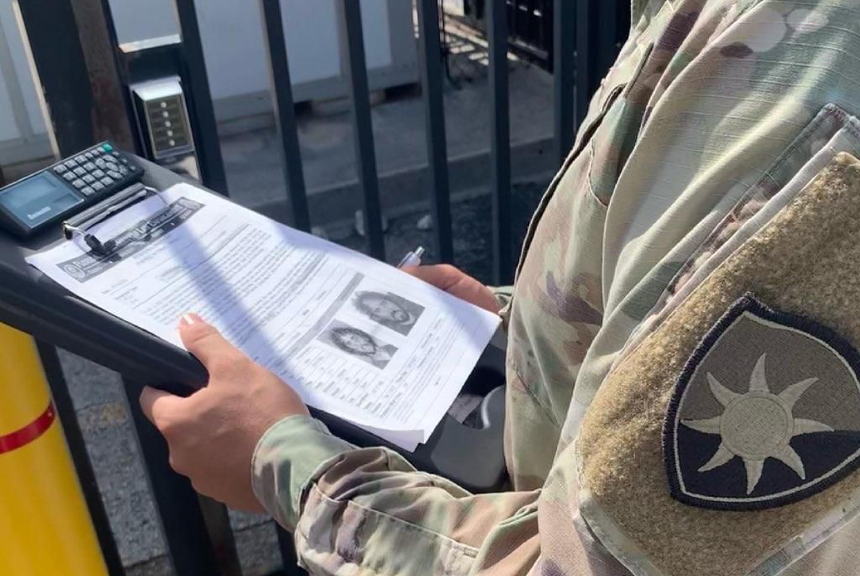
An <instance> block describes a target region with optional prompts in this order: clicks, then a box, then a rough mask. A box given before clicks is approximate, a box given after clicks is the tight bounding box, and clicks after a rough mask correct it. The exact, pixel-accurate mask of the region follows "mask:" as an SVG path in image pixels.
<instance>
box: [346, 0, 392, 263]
mask: <svg viewBox="0 0 860 576" xmlns="http://www.w3.org/2000/svg"><path fill="white" fill-rule="evenodd" d="M335 5H336V6H337V21H338V41H339V42H340V55H341V58H340V59H341V62H342V65H343V68H344V74H345V76H346V87H347V94H348V96H349V103H350V108H351V111H352V139H353V143H354V144H355V160H356V171H357V172H358V183H359V186H360V187H361V189H362V191H363V193H364V227H365V231H366V232H367V240H368V247H369V248H370V254H371V256H373V257H375V258H378V259H380V260H384V259H385V239H384V238H383V235H382V208H381V205H380V202H379V179H378V176H377V173H376V152H375V150H374V144H373V124H372V121H371V117H370V95H369V92H368V90H369V89H368V83H367V64H366V62H365V58H364V32H363V31H362V28H361V5H360V4H359V2H358V1H357V0H337V1H336V3H335Z"/></svg>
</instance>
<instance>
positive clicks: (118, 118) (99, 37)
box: [71, 0, 135, 150]
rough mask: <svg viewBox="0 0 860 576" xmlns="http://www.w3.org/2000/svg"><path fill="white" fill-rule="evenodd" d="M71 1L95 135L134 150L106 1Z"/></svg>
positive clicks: (99, 139) (126, 94)
mask: <svg viewBox="0 0 860 576" xmlns="http://www.w3.org/2000/svg"><path fill="white" fill-rule="evenodd" d="M71 4H72V11H73V12H74V15H75V23H76V25H77V33H78V37H79V38H80V42H81V47H82V49H83V53H84V61H85V62H86V66H87V70H88V71H89V81H90V86H91V87H92V94H93V112H92V123H93V133H94V135H95V138H96V140H97V141H101V140H110V141H111V142H113V143H114V144H116V145H117V146H119V147H120V148H122V149H124V150H135V142H134V136H133V134H132V127H131V118H130V117H129V111H130V110H131V100H130V96H129V94H128V90H126V89H125V87H124V86H123V85H122V82H121V80H120V77H119V67H118V66H117V60H116V47H117V46H118V45H119V42H118V41H117V36H116V29H115V27H114V22H113V15H112V14H111V9H110V4H109V2H108V0H72V1H71Z"/></svg>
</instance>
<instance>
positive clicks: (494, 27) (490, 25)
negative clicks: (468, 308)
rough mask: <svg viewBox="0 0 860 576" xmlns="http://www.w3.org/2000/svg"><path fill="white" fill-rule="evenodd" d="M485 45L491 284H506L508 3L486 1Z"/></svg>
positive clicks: (509, 268)
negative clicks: (488, 93)
mask: <svg viewBox="0 0 860 576" xmlns="http://www.w3.org/2000/svg"><path fill="white" fill-rule="evenodd" d="M486 10H487V41H488V43H489V60H490V62H489V76H490V110H491V113H492V115H493V116H492V118H491V121H490V158H491V163H492V164H491V171H492V174H491V177H492V190H493V249H494V250H495V254H494V258H493V280H494V282H496V283H498V284H508V283H510V282H511V280H512V279H513V268H514V263H513V250H512V243H513V241H512V227H511V135H510V116H509V114H510V111H509V109H508V106H509V95H508V18H507V2H505V1H504V0H498V1H497V0H489V1H488V2H487V3H486Z"/></svg>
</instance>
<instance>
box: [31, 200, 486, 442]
mask: <svg viewBox="0 0 860 576" xmlns="http://www.w3.org/2000/svg"><path fill="white" fill-rule="evenodd" d="M91 233H92V234H94V235H95V236H96V237H97V238H98V239H99V240H100V241H101V242H102V243H103V244H105V245H107V246H109V247H110V251H109V252H108V253H107V254H106V255H104V256H98V255H96V254H94V253H93V252H91V251H88V250H89V249H88V248H87V247H86V245H84V244H83V243H82V242H79V241H69V242H64V243H61V244H59V245H57V246H55V247H52V248H50V249H48V250H46V251H44V252H42V253H40V254H37V255H34V256H31V257H30V258H29V259H28V262H29V263H30V264H31V265H33V266H35V267H36V268H38V269H39V270H41V271H42V272H43V273H45V274H46V275H47V276H49V277H50V278H52V279H53V280H54V281H56V282H58V283H59V284H61V285H62V286H64V287H65V288H67V289H68V290H70V291H71V292H73V293H74V294H76V295H77V296H79V297H81V298H83V299H85V300H87V301H89V302H91V303H92V304H95V305H96V306H99V307H100V308H103V309H104V310H106V311H108V312H110V313H111V314H113V315H115V316H117V317H118V318H121V319H123V320H126V321H128V322H131V323H132V324H135V325H137V326H139V327H140V328H143V329H144V330H147V331H149V332H151V333H153V334H155V335H156V336H159V337H160V338H163V339H164V340H167V341H169V342H171V343H173V344H175V345H177V346H180V347H181V346H182V343H181V342H180V340H179V335H178V332H177V324H178V321H179V318H180V317H181V316H182V314H185V313H187V312H196V313H197V314H199V315H200V316H201V317H203V319H204V320H206V321H207V322H209V323H210V324H212V325H214V326H215V327H216V328H218V329H219V330H220V331H221V332H222V333H223V334H224V336H225V337H226V338H227V339H228V340H229V341H231V342H232V343H233V344H235V345H236V346H237V347H239V348H240V349H241V350H242V351H243V352H245V353H246V354H247V355H248V356H249V357H251V358H252V359H253V360H255V361H256V362H258V363H260V364H261V365H263V366H265V367H266V368H268V369H269V370H271V371H272V372H274V373H275V374H277V375H278V376H279V377H281V378H282V379H283V380H284V381H285V382H287V383H289V384H290V385H291V386H293V387H294V388H295V389H296V391H297V392H298V393H299V394H300V395H301V397H302V398H303V399H304V401H305V402H306V403H307V404H308V405H310V406H313V407H315V408H318V409H320V410H323V411H325V412H328V413H330V414H333V415H336V416H338V417H340V418H342V419H344V420H348V421H350V422H352V423H354V424H356V425H358V426H360V427H362V428H365V429H367V430H369V431H371V432H373V433H374V434H376V435H378V436H380V437H382V438H384V439H386V440H388V441H389V442H392V443H393V444H396V445H398V446H400V447H402V448H404V449H406V450H409V451H413V450H414V449H415V447H416V446H417V445H418V444H419V443H422V442H425V441H426V440H427V439H428V438H429V436H430V434H431V433H432V432H433V430H434V429H435V428H436V425H437V424H438V423H439V421H440V420H441V419H442V417H443V416H444V414H445V412H446V411H447V410H448V408H449V407H450V406H451V403H452V402H453V401H454V399H455V398H456V396H457V394H458V393H459V391H460V389H461V387H462V386H463V383H464V382H465V381H466V378H467V377H468V375H469V373H470V372H471V371H472V368H473V367H474V366H475V363H476V362H477V360H478V357H479V356H480V355H481V353H482V351H483V350H484V348H485V347H486V345H487V343H488V342H489V340H490V338H491V337H492V335H493V333H494V332H495V330H496V328H497V327H498V324H499V318H498V316H497V315H495V314H491V313H489V312H487V311H485V310H482V309H480V308H477V307H475V306H473V305H471V304H469V303H467V302H464V301H462V300H459V299H457V298H455V297H453V296H451V295H449V294H446V293H444V292H442V291H440V290H437V289H436V288H434V287H432V286H430V285H428V284H426V283H424V282H422V281H420V280H418V279H416V278H413V277H412V276H409V275H408V274H405V273H403V272H401V271H399V270H397V269H396V268H393V267H391V266H389V265H387V264H384V263H382V262H378V261H376V260H374V259H372V258H369V257H367V256H364V255H362V254H358V253H356V252H353V251H351V250H348V249H346V248H343V247H340V246H338V245H336V244H332V243H330V242H327V241H325V240H322V239H319V238H317V237H315V236H311V235H309V234H305V233H303V232H299V231H297V230H294V229H291V228H288V227H287V226H284V225H282V224H279V223H277V222H274V221H272V220H270V219H268V218H266V217H264V216H261V215H259V214H257V213H255V212H252V211H250V210H247V209H245V208H242V207H240V206H237V205H235V204H233V203H230V202H228V201H227V200H224V199H223V198H220V197H218V196H216V195H214V194H210V193H208V192H205V191H203V190H200V189H199V188H196V187H194V186H191V185H189V184H179V185H176V186H174V187H172V188H170V189H168V190H165V191H164V192H161V193H160V194H156V195H153V196H152V197H150V198H148V199H146V200H145V201H143V202H141V203H139V204H137V205H133V206H131V207H130V208H128V209H126V210H124V211H123V212H121V213H119V214H117V215H116V216H114V217H112V218H111V219H109V220H107V221H106V222H104V223H102V224H100V225H98V226H97V227H94V228H92V229H91Z"/></svg>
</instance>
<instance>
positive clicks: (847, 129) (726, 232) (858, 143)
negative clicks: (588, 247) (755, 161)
mask: <svg viewBox="0 0 860 576" xmlns="http://www.w3.org/2000/svg"><path fill="white" fill-rule="evenodd" d="M839 152H849V153H852V154H855V155H858V156H860V121H858V119H857V118H856V117H854V116H852V115H849V114H848V113H846V112H845V111H844V110H842V109H841V108H839V107H838V106H835V105H833V104H828V105H826V106H824V107H823V108H822V110H821V111H820V112H819V113H818V114H817V115H816V116H815V118H813V120H812V121H811V122H810V123H809V124H808V125H807V126H806V127H805V128H804V129H803V130H802V131H801V133H800V134H799V135H798V136H797V137H796V138H795V139H794V140H793V141H792V142H791V144H790V145H789V146H788V147H787V148H786V149H785V150H784V151H783V152H782V153H781V154H779V156H778V157H777V160H776V161H775V162H774V163H773V164H772V165H771V166H769V167H768V168H767V170H766V171H765V172H764V173H763V174H762V176H761V177H760V178H759V179H758V180H757V181H756V182H755V183H754V184H753V185H752V186H750V187H749V189H747V191H746V192H745V193H744V194H743V196H741V197H740V199H739V200H737V201H736V202H735V203H734V205H733V206H731V207H730V208H727V209H726V210H727V211H726V212H725V216H724V217H723V218H722V219H721V220H720V221H719V222H718V223H717V224H716V226H714V225H713V224H712V225H711V226H710V227H707V228H705V227H704V226H701V228H702V229H701V230H694V231H693V235H694V236H696V237H698V238H700V239H701V240H699V242H698V243H692V242H684V243H682V244H679V247H678V248H676V249H675V250H673V251H672V252H671V253H670V254H669V255H668V256H667V257H666V258H665V259H664V261H665V262H674V263H677V264H673V265H671V266H669V267H668V268H669V269H670V270H672V272H671V275H670V276H671V277H670V278H665V275H663V277H662V283H661V284H659V285H656V286H655V285H648V286H646V288H647V290H641V291H636V292H634V291H631V293H630V294H628V296H627V297H626V299H625V304H623V306H625V308H626V309H627V310H629V311H634V310H635V311H636V312H635V313H634V312H630V315H631V316H632V317H634V319H635V320H637V321H640V324H639V326H638V327H637V328H636V331H635V332H634V334H633V336H632V337H631V338H630V339H629V340H628V342H627V344H626V345H625V349H624V352H622V354H621V355H620V358H623V357H624V356H625V355H626V354H627V352H628V351H630V350H632V349H633V348H634V347H635V346H637V345H638V343H639V342H641V341H642V339H643V338H644V337H645V336H647V335H648V334H649V333H651V332H652V331H653V330H654V329H655V328H656V327H657V326H658V325H659V323H660V322H662V320H663V319H665V317H666V315H667V314H668V313H669V312H670V311H671V310H672V308H673V306H674V305H676V304H677V302H678V301H680V300H681V299H682V297H681V296H682V295H683V294H685V293H687V292H689V290H690V289H692V288H693V287H694V286H695V284H696V283H698V282H699V281H701V278H702V277H704V276H706V275H707V273H709V272H710V271H712V270H713V269H714V268H715V267H716V266H717V265H718V264H719V262H720V261H721V260H722V259H724V258H725V255H726V254H728V253H730V252H731V247H732V246H735V245H737V244H738V243H739V241H741V240H742V239H745V238H748V237H749V236H750V235H751V234H752V233H753V230H751V229H750V228H749V226H748V224H749V223H750V222H753V221H754V219H755V218H756V217H757V215H758V214H759V213H760V212H762V210H764V209H765V208H768V210H767V211H768V212H770V213H772V212H774V210H775V209H778V208H779V207H781V206H784V205H785V203H787V201H788V200H789V197H788V196H793V195H796V194H797V193H798V192H799V191H800V188H802V186H803V185H805V184H806V183H808V182H809V180H811V178H812V177H813V176H814V175H815V173H817V172H818V171H820V170H821V169H822V168H823V167H824V166H825V165H826V164H827V163H828V162H830V161H831V160H832V159H833V158H834V157H835V155H836V154H837V153H839ZM799 177H802V178H803V181H802V182H794V184H795V186H794V190H793V192H789V194H788V196H787V195H786V193H785V189H786V187H787V186H788V185H789V184H790V183H792V182H793V181H795V180H797V179H798V178H799ZM780 197H781V198H780ZM763 221H766V218H765V219H762V218H759V219H758V223H755V222H754V224H753V227H754V228H758V227H760V226H761V225H762V222H763ZM738 232H742V233H741V235H740V236H741V238H736V235H737V234H738ZM691 244H692V245H694V246H696V247H695V249H693V251H692V252H689V250H690V249H689V246H690V245H691ZM727 246H728V248H729V249H728V250H726V249H724V248H725V247H727ZM683 250H687V252H686V253H684V252H683ZM667 280H668V283H667ZM691 282H692V285H691V286H688V284H689V283H691ZM644 292H647V293H644Z"/></svg>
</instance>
